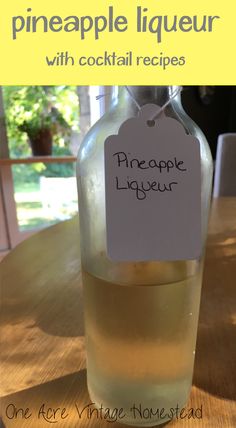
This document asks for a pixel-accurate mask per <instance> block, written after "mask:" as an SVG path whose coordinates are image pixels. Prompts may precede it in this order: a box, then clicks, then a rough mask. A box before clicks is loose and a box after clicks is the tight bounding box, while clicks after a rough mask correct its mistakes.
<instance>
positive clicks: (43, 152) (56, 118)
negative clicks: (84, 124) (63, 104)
mask: <svg viewBox="0 0 236 428" xmlns="http://www.w3.org/2000/svg"><path fill="white" fill-rule="evenodd" d="M18 129H19V130H20V131H23V132H26V134H27V136H28V139H29V143H30V146H31V149H32V153H33V155H34V156H50V155H51V154H52V143H53V136H54V135H60V134H61V135H63V136H65V135H68V134H70V126H69V125H68V123H67V122H66V121H65V119H64V118H63V115H62V114H61V113H60V112H59V111H58V110H57V109H56V108H55V107H49V108H48V109H47V110H46V111H42V112H41V114H40V115H38V114H32V115H31V117H29V118H28V119H25V120H24V121H23V122H22V123H21V124H19V125H18Z"/></svg>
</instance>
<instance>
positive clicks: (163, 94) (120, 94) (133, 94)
mask: <svg viewBox="0 0 236 428" xmlns="http://www.w3.org/2000/svg"><path fill="white" fill-rule="evenodd" d="M176 88H177V87H176V86H128V89H129V91H128V90H127V88H126V87H125V86H119V87H118V88H117V87H115V88H114V90H113V102H115V103H119V104H120V103H121V104H125V105H127V104H133V105H135V101H136V103H137V104H138V105H139V106H140V107H142V106H143V105H145V104H157V105H159V106H162V105H164V104H165V103H166V102H167V101H169V100H170V98H171V96H172V94H173V92H174V91H176ZM134 100H135V101H134Z"/></svg>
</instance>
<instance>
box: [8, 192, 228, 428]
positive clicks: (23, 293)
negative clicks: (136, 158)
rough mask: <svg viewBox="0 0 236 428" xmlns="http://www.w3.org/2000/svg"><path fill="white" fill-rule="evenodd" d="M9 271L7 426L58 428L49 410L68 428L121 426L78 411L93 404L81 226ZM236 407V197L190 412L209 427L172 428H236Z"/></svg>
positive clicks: (62, 231)
mask: <svg viewBox="0 0 236 428" xmlns="http://www.w3.org/2000/svg"><path fill="white" fill-rule="evenodd" d="M0 272H1V284H2V295H1V306H2V307H1V319H2V320H1V340H2V344H1V361H2V362H1V378H0V383H1V395H2V397H3V398H2V400H1V412H2V420H3V422H2V426H5V427H6V428H8V427H9V428H11V427H16V428H26V427H28V428H41V427H48V426H51V424H50V423H49V422H46V421H45V420H44V419H43V418H42V416H43V411H45V412H46V411H47V409H48V408H49V407H50V408H55V409H56V408H60V410H58V411H57V413H56V417H55V420H57V421H58V422H57V423H56V424H55V425H56V426H57V427H60V428H61V427H62V428H63V427H68V428H74V427H81V428H85V427H99V428H100V427H101V428H103V427H108V426H111V427H114V428H118V427H121V426H122V425H120V424H117V423H110V424H108V423H107V422H104V421H102V420H97V419H96V418H92V419H88V418H87V416H86V413H83V416H82V417H81V419H80V418H79V416H78V413H77V411H76V404H77V406H78V408H79V410H82V409H83V407H84V406H86V404H88V403H89V402H90V399H89V396H88V393H87V389H86V370H85V349H84V337H83V316H82V298H81V276H80V263H79V232H78V224H77V219H73V220H71V221H68V222H64V223H61V224H58V225H56V226H53V227H51V228H49V229H46V230H44V231H42V232H40V233H38V234H36V235H35V236H33V237H32V238H30V239H29V240H27V241H25V242H23V243H22V244H20V245H19V246H18V247H17V248H16V249H15V250H14V251H12V252H11V253H10V254H9V255H8V256H7V257H6V258H5V259H4V260H3V261H2V262H1V264H0ZM235 400H236V198H222V199H218V200H215V201H214V202H213V207H212V215H211V222H210V226H209V238H208V245H207V253H206V265H205V274H204V281H203V292H202V303H201V312H200V323H199V331H198V343H197V353H196V363H195V375H194V382H193V388H192V393H191V397H190V401H189V403H188V408H189V407H193V408H199V407H200V406H201V405H202V408H203V419H202V420H201V419H199V420H198V419H189V420H182V421H181V420H178V421H175V422H172V423H171V424H170V425H169V426H170V427H178V426H183V427H186V428H190V427H191V428H193V427H196V428H197V427H203V428H207V427H212V428H216V427H222V428H228V427H230V428H233V427H236V405H235ZM43 405H44V407H42V406H43ZM27 408H28V409H29V410H28V411H27ZM63 408H65V409H66V410H64V413H63V410H62V409H63ZM16 409H17V412H16ZM22 409H23V410H22ZM40 410H41V411H40ZM66 415H68V416H67V417H66ZM38 416H40V417H39V418H38ZM48 416H51V414H50V411H49V413H48ZM51 422H53V419H51ZM0 426H1V423H0Z"/></svg>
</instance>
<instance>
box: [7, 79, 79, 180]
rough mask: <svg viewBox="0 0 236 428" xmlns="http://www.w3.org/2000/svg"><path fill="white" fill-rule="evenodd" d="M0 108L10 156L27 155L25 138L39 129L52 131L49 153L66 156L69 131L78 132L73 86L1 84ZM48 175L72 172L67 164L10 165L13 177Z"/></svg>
mask: <svg viewBox="0 0 236 428" xmlns="http://www.w3.org/2000/svg"><path fill="white" fill-rule="evenodd" d="M3 97H4V108H5V116H6V120H7V133H8V141H9V149H10V156H11V157H17V158H19V157H28V156H31V149H30V145H29V142H28V141H29V137H32V138H33V137H34V135H35V134H36V133H37V131H38V130H39V129H45V128H46V129H50V130H51V132H52V134H53V155H55V156H56V155H62V156H63V155H70V154H71V152H70V150H69V141H70V138H69V137H70V132H71V131H72V130H74V131H78V118H79V108H78V97H77V94H76V88H75V87H73V86H4V87H3ZM42 171H44V173H45V175H46V176H48V177H51V176H53V175H54V176H66V177H67V176H70V175H73V165H71V164H61V165H58V164H55V165H54V164H43V163H36V164H28V165H27V167H25V166H24V165H17V166H15V167H14V177H15V180H16V181H17V182H18V183H19V182H21V181H24V182H25V181H27V182H30V181H37V179H39V176H40V173H42Z"/></svg>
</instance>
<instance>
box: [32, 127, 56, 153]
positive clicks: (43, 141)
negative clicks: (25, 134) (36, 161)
mask: <svg viewBox="0 0 236 428" xmlns="http://www.w3.org/2000/svg"><path fill="white" fill-rule="evenodd" d="M52 140H53V138H52V133H51V130H50V129H47V128H45V129H40V130H39V131H38V132H37V134H35V135H34V136H32V135H31V136H29V141H30V146H31V149H32V154H33V156H50V155H51V154H52Z"/></svg>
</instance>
